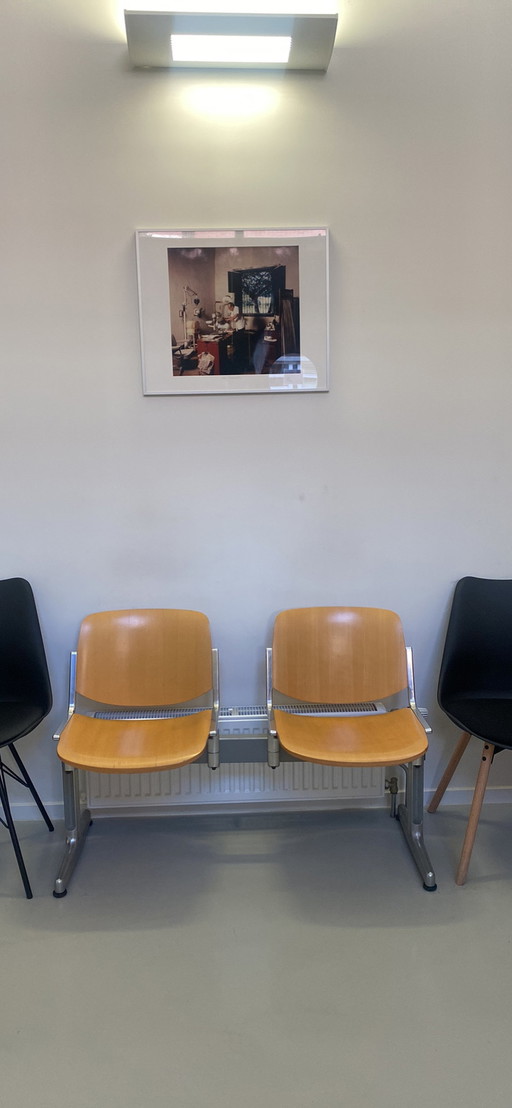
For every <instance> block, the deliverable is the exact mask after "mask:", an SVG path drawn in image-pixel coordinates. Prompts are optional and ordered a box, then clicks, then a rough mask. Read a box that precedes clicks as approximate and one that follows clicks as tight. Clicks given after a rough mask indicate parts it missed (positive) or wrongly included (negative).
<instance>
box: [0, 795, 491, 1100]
mask: <svg viewBox="0 0 512 1108" xmlns="http://www.w3.org/2000/svg"><path fill="white" fill-rule="evenodd" d="M466 814H467V813H466V809H463V808H445V809H440V810H439V812H438V813H437V814H436V815H435V816H426V818H425V831H426V838H427V844H428V847H429V850H430V853H431V857H432V861H433V863H434V866H435V868H436V872H437V878H438V883H439V887H438V890H437V892H435V893H428V892H425V891H424V890H423V888H422V885H421V881H420V879H419V878H418V876H417V873H416V870H415V868H414V866H413V863H412V861H411V860H410V857H409V854H408V851H407V848H406V846H405V844H404V842H403V839H402V836H401V832H400V829H399V826H398V824H397V823H396V822H395V821H394V820H391V819H389V816H388V814H387V812H386V811H384V810H372V811H362V810H359V811H356V810H352V811H343V812H340V813H326V814H323V815H321V814H314V813H308V814H306V815H301V816H297V815H295V816H294V815H286V816H284V817H279V816H261V817H258V816H252V815H244V816H243V817H239V818H238V817H229V818H224V817H221V818H220V819H219V818H218V817H216V818H214V817H208V818H204V817H203V818H201V817H197V818H188V817H187V818H176V817H174V818H169V819H167V818H151V819H140V818H134V819H132V820H126V819H122V820H96V821H95V823H94V825H93V827H92V828H91V830H90V834H89V839H88V841H87V843H86V846H85V849H84V853H83V855H82V858H81V860H80V863H79V866H78V869H77V871H76V874H75V876H74V878H73V880H72V882H71V884H70V887H69V893H68V895H67V896H66V897H65V898H64V899H62V900H55V899H54V898H53V897H52V895H51V889H52V881H53V877H54V873H55V871H56V868H57V866H58V862H59V860H60V854H61V849H62V834H63V833H62V828H58V829H57V830H56V832H55V833H54V835H49V834H48V832H47V831H46V830H45V829H44V826H43V825H40V824H39V823H35V822H34V823H26V824H22V825H18V828H19V830H20V832H21V838H22V845H23V850H24V853H25V857H26V861H27V866H28V869H29V873H30V877H31V880H32V884H33V889H34V899H33V900H32V901H27V900H25V898H24V896H23V889H22V886H21V882H20V880H19V877H18V873H17V869H16V866H15V862H14V856H13V854H12V850H11V847H10V843H9V841H8V838H7V833H6V832H5V833H4V831H3V829H1V828H0V832H1V834H0V943H1V950H2V960H1V967H2V986H1V997H2V1004H1V1017H0V1020H1V1035H0V1052H1V1066H0V1088H1V1091H2V1104H4V1105H5V1106H6V1108H7V1106H8V1108H27V1106H28V1105H32V1104H34V1105H37V1106H38V1108H64V1106H66V1108H68V1106H71V1108H93V1106H94V1108H96V1106H101V1108H103V1106H105V1108H107V1106H108V1108H118V1106H119V1108H132V1106H135V1105H137V1106H140V1108H143V1106H146V1108H160V1106H164V1105H165V1106H168V1105H173V1106H176V1108H220V1106H223V1108H242V1106H243V1108H257V1106H258V1108H260V1106H261V1105H264V1106H267V1108H312V1106H313V1105H321V1106H325V1108H331V1106H332V1108H337V1106H343V1108H359V1106H361V1108H363V1106H364V1108H373V1106H375V1108H396V1105H397V1104H399V1105H402V1106H403V1108H427V1106H428V1108H431V1105H432V1104H433V1103H434V1104H435V1105H436V1106H438V1108H482V1106H483V1105H485V1106H486V1108H498V1106H499V1108H501V1106H503V1108H505V1106H506V1108H509V1106H510V1103H511V1102H512V1092H511V1087H512V1076H511V1069H510V1067H509V1057H508V1050H509V1042H510V1013H511V1003H512V925H511V920H512V842H511V831H512V813H510V810H509V809H508V808H506V807H505V806H501V805H494V806H492V807H491V806H489V807H488V808H487V809H484V815H483V819H482V821H481V827H480V830H479V834H478V837H477V844H476V847H475V853H474V859H473V862H472V866H471V869H470V875H469V880H468V883H467V885H466V886H465V887H464V888H457V887H456V886H455V884H454V871H455V866H456V860H457V856H458V850H459V848H460V843H461V840H462V835H463V831H464V826H465V817H466Z"/></svg>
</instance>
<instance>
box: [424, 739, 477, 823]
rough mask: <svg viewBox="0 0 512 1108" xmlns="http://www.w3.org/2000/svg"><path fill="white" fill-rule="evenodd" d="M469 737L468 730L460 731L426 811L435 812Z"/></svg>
mask: <svg viewBox="0 0 512 1108" xmlns="http://www.w3.org/2000/svg"><path fill="white" fill-rule="evenodd" d="M470 738H471V734H470V732H469V731H463V732H462V735H461V737H460V739H459V741H458V743H457V746H456V747H455V750H454V752H453V754H452V756H451V758H450V761H449V762H448V765H447V767H446V769H445V771H444V773H443V776H442V777H441V780H440V782H439V784H438V786H437V789H436V791H435V793H434V795H433V797H432V800H431V801H430V804H429V806H428V808H427V812H436V811H437V808H438V805H439V801H440V800H442V798H443V796H444V794H445V792H446V789H447V788H448V785H449V784H450V781H451V779H452V777H453V775H454V773H455V770H456V769H457V766H458V764H459V762H460V760H461V758H462V755H463V754H464V751H465V749H466V747H467V745H468V742H469V740H470Z"/></svg>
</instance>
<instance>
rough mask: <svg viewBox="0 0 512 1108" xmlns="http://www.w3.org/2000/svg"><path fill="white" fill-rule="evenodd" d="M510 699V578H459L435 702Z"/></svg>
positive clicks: (444, 706) (511, 667)
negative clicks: (473, 698) (468, 698)
mask: <svg viewBox="0 0 512 1108" xmlns="http://www.w3.org/2000/svg"><path fill="white" fill-rule="evenodd" d="M470 695H473V696H477V697H478V696H480V697H512V581H508V580H487V579H486V578H482V577H463V578H462V579H461V580H460V581H459V582H458V584H457V585H456V588H455V592H454V596H453V603H452V609H451V614H450V619H449V623H448V630H447V633H446V642H445V647H444V653H443V659H442V662H441V671H440V675H439V686H438V700H439V703H440V705H441V707H442V708H444V709H445V711H446V710H447V709H449V704H450V700H451V698H452V697H454V698H458V697H461V696H462V697H463V696H470Z"/></svg>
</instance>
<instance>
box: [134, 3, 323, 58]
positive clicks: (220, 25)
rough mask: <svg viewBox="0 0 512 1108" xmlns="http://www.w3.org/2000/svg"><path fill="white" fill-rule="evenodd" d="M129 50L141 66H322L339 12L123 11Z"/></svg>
mask: <svg viewBox="0 0 512 1108" xmlns="http://www.w3.org/2000/svg"><path fill="white" fill-rule="evenodd" d="M124 15H125V23H126V33H127V37H128V53H129V56H130V61H131V63H132V65H134V66H136V67H138V68H139V67H143V68H151V69H152V68H165V69H167V68H174V67H177V68H187V69H191V68H193V69H195V68H200V69H204V68H206V69H316V70H326V69H327V66H328V64H329V60H330V57H331V54H332V50H333V46H334V39H335V35H336V26H337V22H338V17H337V15H288V14H283V15H277V14H275V15H274V14H252V13H247V14H244V13H235V14H231V13H227V12H219V13H212V12H162V11H159V12H144V11H129V10H126V11H125V13H124Z"/></svg>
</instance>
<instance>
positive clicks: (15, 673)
mask: <svg viewBox="0 0 512 1108" xmlns="http://www.w3.org/2000/svg"><path fill="white" fill-rule="evenodd" d="M0 700H4V701H9V700H10V701H14V700H19V701H20V702H21V703H25V704H31V705H33V706H37V707H38V708H40V711H41V719H44V717H45V715H47V713H48V712H49V711H50V708H51V706H52V691H51V685H50V678H49V675H48V666H47V664H46V655H45V650H44V645H43V639H42V635H41V629H40V626H39V620H38V617H37V610H36V605H35V601H34V594H33V592H32V589H31V587H30V585H29V583H28V581H25V580H24V579H23V578H22V577H12V578H10V579H9V580H7V581H0Z"/></svg>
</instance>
